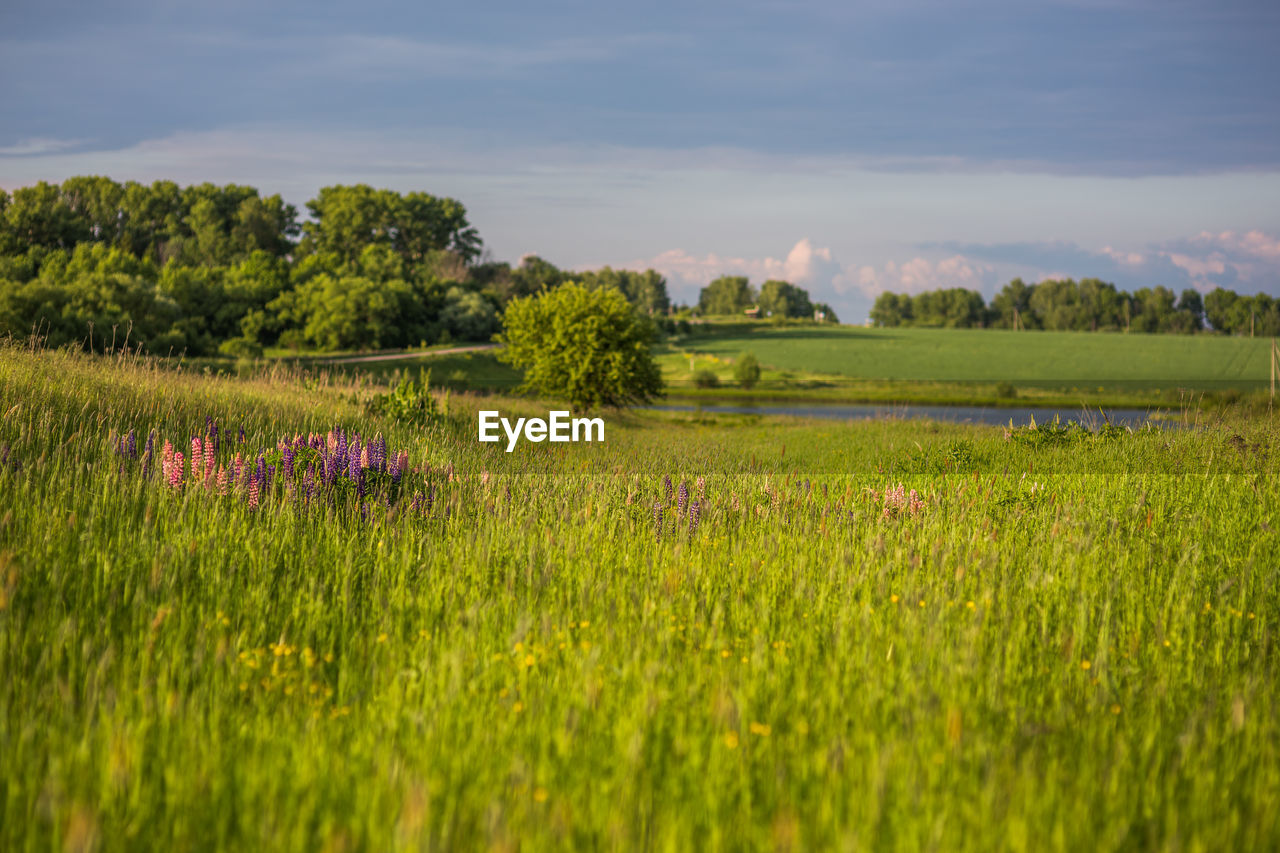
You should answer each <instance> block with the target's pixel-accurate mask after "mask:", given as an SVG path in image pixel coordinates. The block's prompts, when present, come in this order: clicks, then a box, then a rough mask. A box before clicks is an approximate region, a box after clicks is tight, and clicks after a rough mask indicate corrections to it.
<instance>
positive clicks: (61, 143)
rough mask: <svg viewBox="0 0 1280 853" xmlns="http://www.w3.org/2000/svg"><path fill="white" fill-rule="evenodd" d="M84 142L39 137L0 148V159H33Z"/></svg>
mask: <svg viewBox="0 0 1280 853" xmlns="http://www.w3.org/2000/svg"><path fill="white" fill-rule="evenodd" d="M81 141H82V140H79V139H46V138H42V137H37V138H33V139H24V140H23V141H21V142H19V143H17V144H16V145H4V146H0V157H31V156H37V155H40V154H55V153H57V152H59V151H65V150H67V149H68V148H74V147H75V146H77V145H79V144H80V143H81Z"/></svg>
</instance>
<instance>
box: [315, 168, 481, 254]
mask: <svg viewBox="0 0 1280 853" xmlns="http://www.w3.org/2000/svg"><path fill="white" fill-rule="evenodd" d="M307 209H308V210H309V211H310V212H311V217H312V220H311V221H310V222H308V223H306V225H304V226H303V233H304V237H303V240H302V244H301V245H300V246H299V251H300V252H301V253H302V254H311V253H316V252H318V253H324V252H332V253H334V254H336V255H337V256H338V257H339V258H341V259H342V260H343V261H345V262H351V261H354V260H356V258H358V257H359V256H360V253H361V252H363V251H364V249H365V247H366V246H369V245H375V244H376V245H385V246H389V247H390V248H391V249H392V250H394V251H395V252H396V253H397V254H399V255H400V256H401V257H402V258H404V259H405V261H406V262H408V263H411V264H418V263H421V262H422V261H424V260H425V259H427V257H428V256H429V255H430V254H431V253H432V252H435V251H440V250H447V251H450V252H453V253H455V254H457V255H458V256H459V257H461V258H462V259H463V260H464V261H465V262H467V263H470V262H471V261H472V260H474V259H475V258H476V257H478V256H479V255H480V251H481V249H482V247H483V243H482V241H481V240H480V235H479V234H478V233H477V232H476V230H475V228H473V227H471V224H470V223H469V222H467V211H466V208H465V207H463V206H462V204H461V202H458V201H456V200H454V199H451V198H437V197H435V196H432V195H429V194H428V193H420V192H414V193H409V194H408V195H401V194H400V193H397V192H393V191H392V190H376V189H374V188H373V187H370V186H368V185H366V184H357V185H355V186H332V187H324V188H323V189H321V190H320V194H319V195H318V196H317V197H316V198H314V199H312V200H311V201H309V202H307Z"/></svg>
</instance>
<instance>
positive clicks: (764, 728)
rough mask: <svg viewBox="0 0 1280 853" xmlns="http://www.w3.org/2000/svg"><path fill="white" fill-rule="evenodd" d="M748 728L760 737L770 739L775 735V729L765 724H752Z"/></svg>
mask: <svg viewBox="0 0 1280 853" xmlns="http://www.w3.org/2000/svg"><path fill="white" fill-rule="evenodd" d="M748 728H750V729H751V733H752V734H753V735H759V736H760V737H768V736H769V735H770V734H772V733H773V728H772V727H770V726H768V725H766V724H765V723H752V724H751V725H750V726H748Z"/></svg>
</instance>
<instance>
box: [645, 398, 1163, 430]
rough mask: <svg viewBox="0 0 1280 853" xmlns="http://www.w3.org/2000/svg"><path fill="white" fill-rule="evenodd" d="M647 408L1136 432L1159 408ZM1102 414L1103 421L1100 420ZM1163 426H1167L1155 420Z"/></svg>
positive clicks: (751, 404)
mask: <svg viewBox="0 0 1280 853" xmlns="http://www.w3.org/2000/svg"><path fill="white" fill-rule="evenodd" d="M647 408H649V409H653V410H656V411H662V412H708V413H713V414H714V413H725V414H744V415H791V416H793V417H800V418H828V419H830V420H838V421H863V420H877V419H889V418H897V419H902V418H930V419H932V420H937V421H950V422H953V423H967V424H992V425H1006V424H1008V423H1009V420H1010V419H1011V418H1012V419H1013V423H1014V425H1015V426H1024V425H1026V424H1028V423H1030V422H1031V419H1032V418H1035V422H1036V423H1038V424H1043V423H1049V422H1051V421H1052V420H1053V419H1054V417H1057V418H1058V419H1059V420H1061V421H1062V422H1063V423H1066V422H1067V421H1076V422H1077V423H1081V424H1084V425H1086V426H1101V425H1102V424H1104V423H1106V422H1107V421H1110V422H1111V423H1113V424H1116V425H1118V426H1127V427H1131V428H1133V429H1137V428H1139V427H1141V426H1143V425H1144V424H1146V423H1147V422H1148V421H1149V420H1150V419H1151V416H1152V415H1153V414H1157V413H1158V412H1159V411H1160V410H1158V409H1150V410H1148V409H1101V410H1099V409H1097V408H1091V409H1082V408H1063V407H1051V406H1014V407H1009V408H1005V407H995V406H938V405H920V404H914V403H910V404H908V403H892V404H891V403H788V402H755V401H750V400H736V401H734V402H731V403H729V402H725V403H722V402H718V401H717V402H704V401H697V402H692V401H690V402H683V403H682V402H672V403H664V404H661V405H656V406H648V407H647ZM1103 412H1105V413H1106V414H1105V417H1104V415H1103ZM1155 423H1164V424H1167V423H1168V422H1167V421H1164V422H1161V421H1155Z"/></svg>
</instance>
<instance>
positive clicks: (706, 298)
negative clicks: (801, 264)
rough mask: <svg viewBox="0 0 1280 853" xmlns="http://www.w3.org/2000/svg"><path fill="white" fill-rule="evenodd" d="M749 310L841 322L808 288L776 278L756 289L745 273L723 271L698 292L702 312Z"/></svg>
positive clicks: (740, 311)
mask: <svg viewBox="0 0 1280 853" xmlns="http://www.w3.org/2000/svg"><path fill="white" fill-rule="evenodd" d="M748 311H754V312H756V313H757V314H758V316H761V317H775V318H782V317H790V318H795V319H800V318H812V319H817V320H822V321H825V322H828V323H838V322H840V321H839V320H838V319H836V312H835V311H833V310H831V306H830V305H827V304H826V303H825V302H817V303H815V302H812V301H811V300H810V299H809V292H808V291H807V290H805V289H804V288H802V287H799V286H797V285H794V284H791V283H790V282H787V281H779V280H778V279H769V280H768V281H766V282H765V283H764V284H762V285H761V286H760V289H759V290H758V291H757V290H756V289H755V288H754V287H752V286H751V283H750V281H749V280H748V279H747V278H746V277H745V276H733V275H724V276H720V277H719V278H717V279H716V280H715V281H713V282H711V283H710V284H708V285H707V286H706V287H704V288H702V291H701V293H699V294H698V312H699V313H701V314H704V315H725V314H738V315H742V314H745V313H746V312H748Z"/></svg>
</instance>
